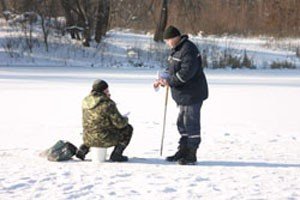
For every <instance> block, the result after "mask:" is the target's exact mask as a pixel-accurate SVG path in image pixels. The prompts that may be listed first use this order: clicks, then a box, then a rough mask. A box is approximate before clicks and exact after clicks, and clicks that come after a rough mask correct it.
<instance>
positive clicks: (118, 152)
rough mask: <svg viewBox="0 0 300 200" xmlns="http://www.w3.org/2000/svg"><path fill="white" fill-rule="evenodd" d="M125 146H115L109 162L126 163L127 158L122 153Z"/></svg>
mask: <svg viewBox="0 0 300 200" xmlns="http://www.w3.org/2000/svg"><path fill="white" fill-rule="evenodd" d="M125 148H126V146H124V145H121V144H118V145H117V146H115V148H114V150H113V152H112V153H111V155H110V160H111V161H114V162H126V161H128V157H127V156H123V155H122V154H123V151H124V150H125Z"/></svg>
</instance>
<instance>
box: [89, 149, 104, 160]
mask: <svg viewBox="0 0 300 200" xmlns="http://www.w3.org/2000/svg"><path fill="white" fill-rule="evenodd" d="M106 152H107V149H106V148H101V147H91V156H92V162H95V163H102V162H105V160H106Z"/></svg>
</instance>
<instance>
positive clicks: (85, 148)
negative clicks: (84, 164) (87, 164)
mask: <svg viewBox="0 0 300 200" xmlns="http://www.w3.org/2000/svg"><path fill="white" fill-rule="evenodd" d="M89 151H90V148H89V147H88V146H86V145H84V144H82V145H81V146H80V147H79V149H78V150H77V152H76V157H77V158H79V159H80V160H84V159H85V155H86V154H87V153H88V152H89Z"/></svg>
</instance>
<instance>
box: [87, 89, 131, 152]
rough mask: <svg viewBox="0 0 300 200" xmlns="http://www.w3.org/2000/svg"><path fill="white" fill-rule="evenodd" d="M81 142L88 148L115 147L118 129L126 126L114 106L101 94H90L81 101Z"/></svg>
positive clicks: (125, 118)
mask: <svg viewBox="0 0 300 200" xmlns="http://www.w3.org/2000/svg"><path fill="white" fill-rule="evenodd" d="M82 112H83V142H84V144H85V145H87V146H90V147H110V146H115V145H116V144H117V143H118V141H119V138H120V134H119V133H120V129H122V128H125V127H126V126H127V125H128V118H127V117H123V116H122V115H121V114H120V112H119V111H118V109H117V107H116V104H115V102H114V101H112V100H111V99H110V98H108V97H107V96H106V95H105V94H103V93H97V94H90V95H88V96H87V97H85V98H84V99H83V102H82Z"/></svg>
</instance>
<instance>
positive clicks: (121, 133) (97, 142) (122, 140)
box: [83, 125, 133, 148]
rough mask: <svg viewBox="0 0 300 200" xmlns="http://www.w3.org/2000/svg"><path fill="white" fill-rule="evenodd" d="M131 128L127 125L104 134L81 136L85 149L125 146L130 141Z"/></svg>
mask: <svg viewBox="0 0 300 200" xmlns="http://www.w3.org/2000/svg"><path fill="white" fill-rule="evenodd" d="M132 132H133V127H132V126H131V125H127V126H126V127H125V128H123V129H111V130H109V131H107V133H106V134H97V133H90V134H84V135H83V142H84V145H85V146H87V147H104V148H107V147H112V146H116V145H118V144H121V145H124V146H127V145H128V144H129V142H130V140H131V137H132Z"/></svg>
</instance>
